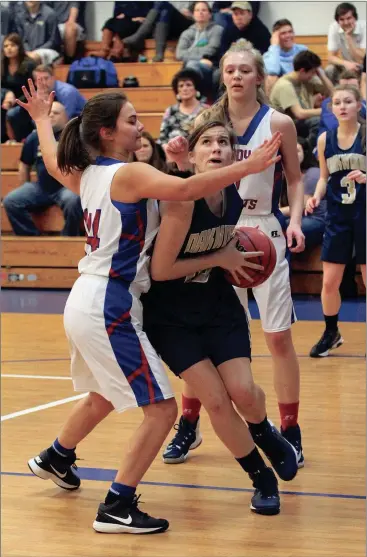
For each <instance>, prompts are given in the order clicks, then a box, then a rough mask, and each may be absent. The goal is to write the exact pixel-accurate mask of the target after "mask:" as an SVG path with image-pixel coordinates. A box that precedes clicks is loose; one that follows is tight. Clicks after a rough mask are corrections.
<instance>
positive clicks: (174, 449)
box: [163, 416, 202, 464]
mask: <svg viewBox="0 0 367 557" xmlns="http://www.w3.org/2000/svg"><path fill="white" fill-rule="evenodd" d="M199 428H200V418H198V419H197V420H196V422H195V423H194V424H192V423H191V422H189V421H188V420H187V419H186V418H184V417H183V416H181V418H180V423H179V424H176V425H175V429H176V431H177V433H176V435H175V436H174V438H173V439H172V441H171V442H170V444H169V445H168V446H167V448H166V450H165V451H164V453H163V462H165V463H166V464H180V463H181V462H185V460H186V458H187V453H188V452H189V450H192V449H196V447H198V446H199V445H200V444H201V442H202V437H201V434H200V429H199Z"/></svg>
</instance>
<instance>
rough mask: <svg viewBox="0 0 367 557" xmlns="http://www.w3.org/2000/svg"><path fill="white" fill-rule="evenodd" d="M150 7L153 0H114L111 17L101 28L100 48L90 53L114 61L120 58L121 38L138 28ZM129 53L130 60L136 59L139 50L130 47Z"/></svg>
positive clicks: (122, 48) (122, 44) (121, 49)
mask: <svg viewBox="0 0 367 557" xmlns="http://www.w3.org/2000/svg"><path fill="white" fill-rule="evenodd" d="M152 7H153V2H115V8H114V12H113V17H111V18H110V19H108V20H107V21H106V23H105V24H104V26H103V28H102V45H101V48H100V49H99V50H97V51H95V52H91V54H92V55H94V56H101V57H102V58H110V59H111V60H112V61H114V62H118V61H119V60H121V59H122V56H123V53H124V42H123V39H125V38H126V37H128V36H129V35H131V34H133V33H135V32H136V31H137V30H138V28H139V27H140V25H141V24H142V23H143V22H144V20H145V18H146V16H147V14H148V12H149V10H150V9H151V8H152ZM112 44H113V46H112ZM111 47H112V48H111ZM139 48H140V45H139ZM130 54H131V61H132V60H135V59H137V57H138V54H139V52H136V51H134V50H133V48H130Z"/></svg>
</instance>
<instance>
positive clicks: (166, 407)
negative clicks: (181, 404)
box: [143, 398, 178, 431]
mask: <svg viewBox="0 0 367 557" xmlns="http://www.w3.org/2000/svg"><path fill="white" fill-rule="evenodd" d="M143 410H144V415H145V418H147V419H150V420H154V422H155V423H156V425H157V424H158V423H160V424H164V425H165V426H166V428H167V431H169V430H170V429H171V428H172V426H173V424H174V423H175V421H176V419H177V415H178V408H177V402H176V399H175V398H168V399H166V400H162V401H160V402H158V403H157V404H150V405H149V406H144V407H143Z"/></svg>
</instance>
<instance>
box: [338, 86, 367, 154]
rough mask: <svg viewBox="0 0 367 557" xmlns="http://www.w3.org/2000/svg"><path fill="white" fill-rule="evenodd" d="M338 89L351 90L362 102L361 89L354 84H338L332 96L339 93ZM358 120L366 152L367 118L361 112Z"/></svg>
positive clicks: (358, 100) (357, 99)
mask: <svg viewBox="0 0 367 557" xmlns="http://www.w3.org/2000/svg"><path fill="white" fill-rule="evenodd" d="M338 91H350V92H351V93H353V95H354V96H355V99H356V101H357V102H359V103H360V102H362V95H361V92H360V90H359V89H357V87H355V86H354V85H349V84H348V85H337V86H336V87H335V88H334V91H333V94H332V95H331V98H333V96H334V95H335V93H337V92H338ZM357 120H358V122H359V123H360V125H361V138H362V146H363V153H364V154H366V119H365V118H363V116H361V113H359V114H358V118H357Z"/></svg>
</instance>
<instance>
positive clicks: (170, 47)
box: [84, 39, 177, 60]
mask: <svg viewBox="0 0 367 557" xmlns="http://www.w3.org/2000/svg"><path fill="white" fill-rule="evenodd" d="M101 44H102V43H101V41H85V45H84V47H85V55H86V56H89V55H90V53H91V52H93V51H96V50H99V49H100V48H101ZM176 46H177V41H167V48H166V51H165V53H164V57H165V59H166V60H175V59H176ZM142 54H144V56H146V57H147V58H148V60H151V59H152V58H153V56H154V55H155V40H154V39H146V40H145V48H144V50H143V51H142Z"/></svg>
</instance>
